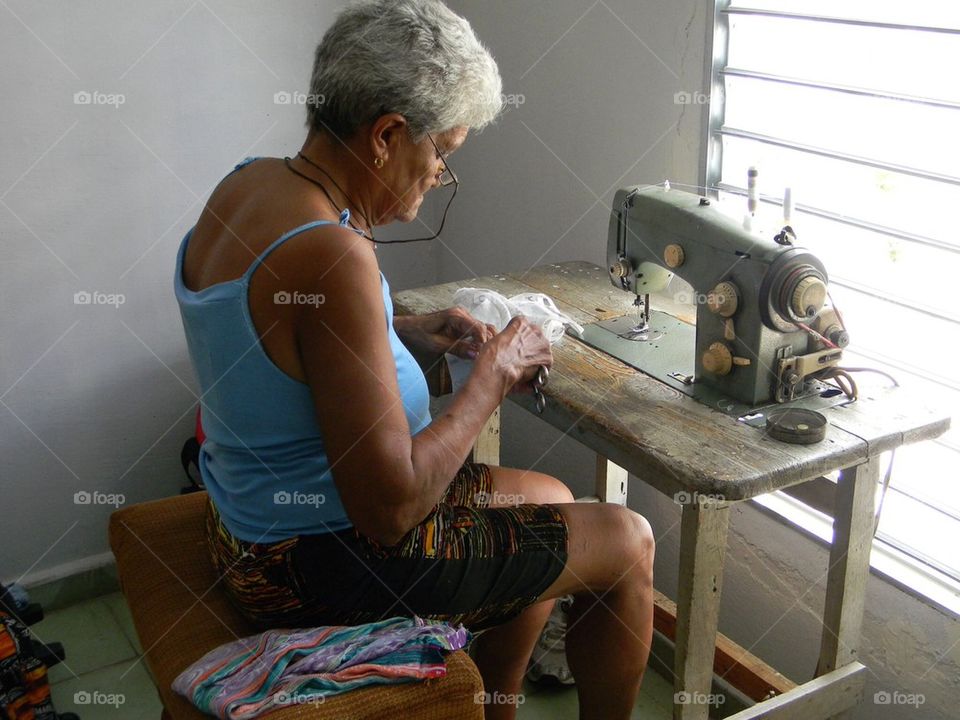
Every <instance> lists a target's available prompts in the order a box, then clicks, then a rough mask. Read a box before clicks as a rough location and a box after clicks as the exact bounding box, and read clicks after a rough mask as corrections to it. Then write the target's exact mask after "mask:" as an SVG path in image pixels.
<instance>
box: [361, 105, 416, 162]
mask: <svg viewBox="0 0 960 720" xmlns="http://www.w3.org/2000/svg"><path fill="white" fill-rule="evenodd" d="M408 140H409V133H408V131H407V119H406V118H405V117H404V116H403V115H401V114H400V113H387V114H386V115H381V116H380V117H378V118H377V119H376V120H374V121H373V124H372V125H371V126H370V150H371V154H372V157H371V159H370V160H371V162H374V163H376V161H377V158H379V159H380V160H381V161H382V162H387V161H388V160H389V159H390V156H391V155H395V154H396V153H397V151H398V150H399V148H400V147H401V145H402V144H403V143H406V142H407V141H408Z"/></svg>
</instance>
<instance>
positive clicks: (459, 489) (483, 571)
mask: <svg viewBox="0 0 960 720" xmlns="http://www.w3.org/2000/svg"><path fill="white" fill-rule="evenodd" d="M491 494H492V481H491V477H490V468H489V467H487V466H486V465H482V464H477V463H467V464H465V465H464V466H463V467H462V468H461V469H460V471H459V472H458V473H457V476H456V477H455V478H454V480H453V482H451V484H450V486H449V488H448V489H447V491H446V493H445V494H444V496H443V497H442V498H441V500H440V502H439V503H438V504H437V505H436V506H434V508H433V510H432V511H431V512H430V514H429V515H427V517H426V518H424V520H423V521H422V522H421V523H420V524H419V525H417V526H416V527H414V528H412V529H411V530H410V531H409V532H408V533H407V534H406V535H404V537H403V538H401V540H400V541H399V542H398V543H397V544H396V545H392V546H389V547H381V546H380V545H378V544H377V543H376V542H375V541H374V540H372V539H370V538H368V537H366V536H364V535H361V534H360V533H359V532H357V530H356V529H355V528H349V529H347V530H341V531H339V532H333V533H324V534H319V535H301V536H299V537H295V538H290V539H288V540H281V541H279V542H274V543H249V542H245V541H243V540H239V539H238V538H235V537H233V536H232V535H231V534H230V532H229V531H228V530H227V529H226V528H225V527H224V525H223V523H222V522H221V520H220V516H219V514H218V513H217V509H216V507H215V506H214V505H213V503H212V502H210V503H208V512H207V536H208V539H209V546H210V551H211V553H212V556H213V561H214V564H215V566H216V567H217V569H218V573H219V575H221V576H223V578H224V583H225V588H226V590H227V593H228V594H229V596H230V598H231V600H232V601H233V603H234V605H236V606H237V608H238V609H239V610H240V611H241V613H242V614H243V615H244V616H245V617H246V618H247V619H248V620H249V621H250V622H251V623H252V624H254V625H255V626H257V627H259V628H261V629H266V628H269V627H308V626H316V625H359V624H363V623H368V622H375V621H378V620H382V619H384V618H388V617H393V616H397V615H400V616H406V617H410V616H413V615H418V616H420V617H423V618H428V619H434V620H446V621H448V622H451V623H454V624H456V623H463V624H464V625H465V626H467V627H468V628H469V629H471V630H473V631H477V630H483V629H486V628H488V627H493V626H495V625H499V624H501V623H504V622H506V621H507V620H510V619H511V618H513V617H515V616H516V615H518V614H519V613H520V612H521V611H523V610H524V609H525V608H527V607H528V606H530V605H531V604H533V603H534V602H536V601H537V599H538V598H539V596H540V595H541V593H543V591H544V590H546V589H547V588H548V587H549V586H550V585H551V584H552V583H553V581H554V580H556V578H557V577H558V576H559V575H560V572H561V571H562V570H563V568H564V566H565V565H566V561H567V525H566V521H565V520H564V518H563V515H561V514H560V512H559V511H558V510H557V508H556V507H554V506H552V505H518V506H513V507H503V508H491V507H489V498H490V497H491Z"/></svg>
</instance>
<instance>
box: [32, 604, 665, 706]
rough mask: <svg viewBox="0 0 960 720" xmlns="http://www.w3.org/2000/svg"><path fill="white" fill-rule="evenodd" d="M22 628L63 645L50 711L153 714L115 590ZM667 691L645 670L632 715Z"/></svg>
mask: <svg viewBox="0 0 960 720" xmlns="http://www.w3.org/2000/svg"><path fill="white" fill-rule="evenodd" d="M30 629H31V630H32V631H33V633H34V635H35V637H37V638H38V639H40V640H41V641H44V642H55V641H59V642H61V643H63V646H64V648H65V650H66V655H67V657H66V661H65V662H62V663H60V664H59V665H57V666H56V667H54V668H52V669H51V670H50V682H51V684H52V686H53V687H52V694H53V702H54V704H55V705H56V708H57V712H67V711H70V712H75V713H77V714H78V715H79V716H80V719H81V720H159V718H160V711H161V707H160V701H159V699H158V697H157V691H156V689H155V687H154V685H153V682H152V681H151V679H150V675H149V673H148V671H147V668H146V666H145V665H144V663H143V662H142V661H140V660H139V653H140V644H139V642H138V641H137V636H136V633H135V632H134V629H133V623H132V622H131V620H130V614H129V612H128V611H127V606H126V604H125V602H124V600H123V596H122V595H121V594H120V593H114V594H112V595H104V596H103V597H100V598H97V599H94V600H88V601H86V602H82V603H79V604H77V605H74V606H72V607H69V608H65V609H63V610H56V611H53V612H49V613H47V615H46V617H45V618H44V620H43V621H42V622H39V623H37V624H36V625H33V626H32V627H31V628H30ZM523 692H524V703H523V704H522V705H521V706H520V708H519V710H518V712H517V717H518V718H519V720H548V719H549V720H576V718H577V691H576V689H575V688H572V687H570V688H557V687H544V686H540V685H533V684H531V683H525V684H524V688H523ZM672 699H673V688H672V686H671V685H670V683H668V682H667V681H666V680H664V679H663V678H662V677H660V676H659V675H657V674H656V673H654V672H653V671H652V670H651V671H649V672H648V673H647V674H646V676H645V677H644V681H643V689H642V690H641V693H640V698H639V700H638V702H637V707H636V709H635V710H634V712H633V717H634V718H644V719H645V720H649V719H654V720H656V719H658V718H669V717H670V716H671V703H672Z"/></svg>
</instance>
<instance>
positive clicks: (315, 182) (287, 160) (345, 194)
mask: <svg viewBox="0 0 960 720" xmlns="http://www.w3.org/2000/svg"><path fill="white" fill-rule="evenodd" d="M297 157H299V158H303V159H304V160H305V161H306V162H308V163H309V164H310V165H313V166H314V167H315V168H317V170H319V171H320V172H322V173H323V174H324V175H326V176H327V177H328V178H330V182H332V183H333V185H334V187H336V188H337V190H339V191H340V194H341V195H343V196H344V197H345V198H346V199H347V201H348V202H349V203H350V204H351V205H352V206H353V207H354V208H356V207H357V204H356V203H355V202H354V201H353V200H351V199H350V196H349V195H347V193H345V192H344V191H343V188H341V187H340V186H339V185H338V184H337V181H336V180H334V179H333V178H332V177H330V173H328V172H327V171H326V170H324V169H323V168H322V167H320V166H319V165H317V164H316V163H315V162H313V161H312V160H311V159H310V158H308V157H307V156H306V155H304V154H303V153H297ZM283 162H284V164H285V165H286V166H287V169H288V170H289V171H290V172H292V173H293V174H294V175H299V176H300V177H302V178H303V179H304V180H307V181H309V182H312V183H313V184H314V185H316V186H317V187H318V188H320V189H321V190H322V191H323V194H324V195H326V196H327V200H329V201H330V204H331V205H333V207H334V208H335V209H336V211H337V212H338V213H341V214H342V213H343V209H341V208H340V206H339V205H337V203H336V202H334V200H333V198H332V197H331V196H330V193H329V192H328V191H327V188H325V187H324V186H323V183H321V182H318V181H317V180H315V179H313V178H312V177H310V176H309V175H304V174H303V173H302V172H300V171H299V170H297V169H296V168H294V167H293V166H292V165H291V164H290V158H289V157H285V158H283ZM357 215H359V216H360V217H362V218H363V220H364V222H365V223H366V224H367V227H368V228H369V229H370V234H369V235H368V234H367V233H365V232H364V231H363V230H361V229H360V228H359V227H357V226H356V225H355V224H354V223H353V221H352V220H347V222H348V223H350V226H351V227H352V228H353V229H354V230H356V231H357V232H359V233H360V235H361V236H362V237H363V238H365V239H366V240H369V241H370V242H372V243H376V242H377V241H376V240H375V239H374V237H373V226H371V225H370V221H369V220H367V218H366V217H364V215H363V213H361V212H360V211H359V210H358V211H357Z"/></svg>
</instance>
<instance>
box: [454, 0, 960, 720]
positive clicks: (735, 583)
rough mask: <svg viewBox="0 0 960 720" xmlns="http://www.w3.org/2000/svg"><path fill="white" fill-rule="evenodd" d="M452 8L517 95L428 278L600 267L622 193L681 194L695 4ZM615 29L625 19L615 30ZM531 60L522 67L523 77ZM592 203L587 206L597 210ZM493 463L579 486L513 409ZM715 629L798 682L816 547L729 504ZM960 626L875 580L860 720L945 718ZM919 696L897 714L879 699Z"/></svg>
mask: <svg viewBox="0 0 960 720" xmlns="http://www.w3.org/2000/svg"><path fill="white" fill-rule="evenodd" d="M450 4H451V6H452V7H454V8H456V9H457V10H458V11H460V12H462V13H463V14H464V15H465V16H466V17H468V18H469V19H470V21H471V22H472V23H473V24H474V27H475V28H476V29H477V32H478V34H479V35H480V37H481V38H483V40H484V41H485V42H486V43H487V44H488V45H489V46H490V47H491V48H492V49H493V51H494V54H495V55H496V57H497V60H498V62H499V63H500V68H501V72H502V73H503V76H504V92H505V93H508V94H516V93H520V94H523V95H525V100H526V102H525V103H524V104H523V105H520V106H519V107H517V108H515V109H510V111H509V112H507V113H506V114H505V115H504V116H503V118H502V119H501V120H500V122H499V123H498V124H497V125H496V126H495V127H493V128H490V129H487V130H485V131H484V132H483V133H482V134H480V135H479V136H477V137H474V138H473V139H471V140H470V141H468V143H467V145H465V146H464V148H463V149H462V150H461V151H459V152H458V153H457V154H456V155H455V156H454V160H453V162H454V167H455V169H456V170H457V171H458V173H459V175H460V176H461V178H462V179H463V181H464V184H463V188H462V192H461V195H460V196H458V198H457V204H456V206H455V208H456V213H455V217H454V218H453V225H452V227H453V228H454V229H455V230H456V232H455V233H453V232H451V234H450V237H451V238H454V239H453V240H449V241H448V242H449V243H450V246H451V247H450V249H449V250H445V249H441V250H440V254H439V258H438V272H439V277H440V279H442V280H453V279H457V278H465V277H469V276H471V275H482V274H487V273H491V272H503V271H506V270H511V271H516V272H523V271H524V270H526V269H527V268H528V267H530V266H531V265H533V264H538V263H543V262H558V261H565V260H591V261H593V262H597V263H603V262H604V252H605V244H606V227H607V218H608V208H609V205H610V202H611V201H612V197H613V192H614V191H615V190H616V188H617V187H619V186H620V185H626V184H631V183H633V184H643V183H655V182H659V181H661V180H663V179H664V178H668V179H669V180H670V181H671V184H673V185H675V186H677V185H680V184H688V185H695V184H697V183H698V182H699V177H698V168H699V166H700V154H701V152H702V132H703V131H702V123H703V112H704V109H705V106H690V105H686V106H684V105H675V104H674V102H673V94H674V93H675V92H677V91H679V90H685V91H687V92H696V91H702V92H707V91H708V82H707V75H706V70H705V62H706V59H705V57H704V47H705V41H706V38H707V18H706V7H705V6H706V5H707V4H706V3H701V2H696V0H681V1H680V2H670V3H668V2H645V3H640V2H635V1H633V2H630V1H628V0H602V1H601V2H599V3H594V4H591V3H590V2H586V1H584V0H581V1H579V2H577V1H574V0H559V1H557V2H551V3H532V2H523V3H518V2H505V1H504V2H485V3H482V4H481V3H477V2H467V1H465V0H459V1H457V0H453V1H452V2H451V3H450ZM625 26H628V27H629V29H628V27H625ZM531 66H533V67H532V69H530V68H531ZM598 198H599V200H600V201H599V202H597V203H596V204H595V205H594V201H595V200H597V199H598ZM502 438H503V442H504V445H503V458H502V462H503V464H505V465H512V466H515V467H524V468H531V467H532V468H533V469H536V470H540V471H543V472H547V473H550V474H553V475H555V476H557V477H560V478H562V479H563V480H564V481H566V482H567V483H568V484H569V485H570V486H571V488H572V489H574V491H575V492H576V493H577V494H588V493H590V492H592V488H591V485H592V474H593V471H594V469H593V454H592V453H591V452H590V451H588V450H587V449H586V448H584V447H583V446H581V445H579V444H578V443H577V442H576V441H574V440H572V439H570V438H566V437H563V436H562V435H561V434H560V433H558V432H557V431H555V430H553V429H552V428H548V427H546V426H545V425H544V424H543V423H541V422H538V421H537V420H536V419H534V418H533V417H532V416H530V415H528V414H527V413H525V412H524V411H522V410H520V409H518V408H517V407H516V406H514V405H512V404H511V403H507V404H506V405H505V406H504V426H503V432H502ZM629 505H630V506H631V507H632V508H633V509H635V510H637V511H638V512H641V513H643V514H644V515H645V516H646V517H647V518H648V519H649V520H650V522H651V524H652V525H653V528H654V531H655V532H656V534H657V537H658V547H657V559H656V568H655V583H656V586H657V588H658V589H659V590H661V591H662V592H664V593H666V594H667V595H669V596H671V597H674V598H675V597H676V584H677V564H678V544H679V519H680V513H679V506H677V505H675V504H674V503H673V502H672V500H671V499H670V498H665V497H663V496H661V495H659V494H658V493H656V492H655V491H652V490H650V489H649V488H648V487H647V486H645V485H644V484H643V483H642V482H641V481H640V480H638V479H636V478H633V479H632V481H631V486H630V494H629ZM727 558H728V559H727V569H726V574H725V578H724V587H723V600H722V604H721V615H720V630H721V632H723V633H725V634H726V635H728V636H729V637H731V638H732V639H733V640H735V641H736V642H738V643H740V644H741V645H743V646H744V647H746V648H752V651H753V652H754V653H755V654H757V655H758V656H760V657H761V658H763V659H764V660H766V661H767V662H769V663H771V664H772V665H773V666H774V667H776V668H777V669H779V670H780V671H781V672H783V673H784V674H785V675H787V676H788V677H790V678H791V679H793V680H795V681H797V682H803V681H806V680H808V679H810V678H811V677H812V673H813V670H814V668H815V666H816V660H817V655H818V653H819V638H820V620H819V618H820V613H821V611H822V607H823V598H824V588H825V574H826V569H827V560H828V552H827V550H826V549H825V548H824V547H822V546H821V544H820V543H818V542H814V541H812V540H810V539H808V538H807V537H805V536H803V535H801V534H800V533H799V532H798V531H796V530H794V529H793V528H790V527H786V526H785V525H784V524H783V523H782V522H779V521H777V520H773V519H771V518H770V517H768V516H767V515H766V514H764V513H762V512H761V511H759V510H758V509H757V508H756V507H754V506H751V505H739V506H736V507H735V508H734V509H733V512H732V518H731V533H730V541H729V546H728V556H727ZM958 640H960V623H958V622H957V620H956V619H955V618H953V617H947V616H945V615H943V614H941V613H940V612H939V611H937V610H934V609H932V608H931V607H929V606H928V605H927V604H925V603H923V602H920V601H918V600H916V599H914V598H913V597H910V596H908V595H906V594H905V593H903V592H902V591H900V590H898V589H896V588H895V587H893V586H891V585H890V584H889V583H888V582H886V581H884V580H881V579H879V578H877V577H872V578H871V580H870V584H869V587H868V596H867V611H866V620H865V626H864V638H863V652H862V658H863V661H864V663H865V664H867V665H868V666H869V667H870V670H871V672H870V674H869V676H868V681H867V690H866V694H865V695H866V700H865V704H864V705H862V706H860V708H858V710H857V711H856V713H855V715H854V717H856V718H858V719H859V718H862V719H863V720H868V719H869V720H874V719H877V720H886V719H888V718H918V719H919V718H924V720H927V719H930V720H936V719H941V718H942V719H946V718H948V717H949V718H954V717H957V712H956V703H957V700H958V697H960V695H958V685H960V680H958V678H960V672H958V669H960V668H958V665H960V643H958ZM897 690H899V691H901V692H905V693H923V694H924V695H925V699H926V702H925V703H924V704H923V705H922V706H920V707H919V709H914V708H913V707H911V706H901V707H894V706H884V705H876V704H874V702H873V697H874V694H875V693H876V692H880V691H886V692H890V693H892V692H894V691H897Z"/></svg>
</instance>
